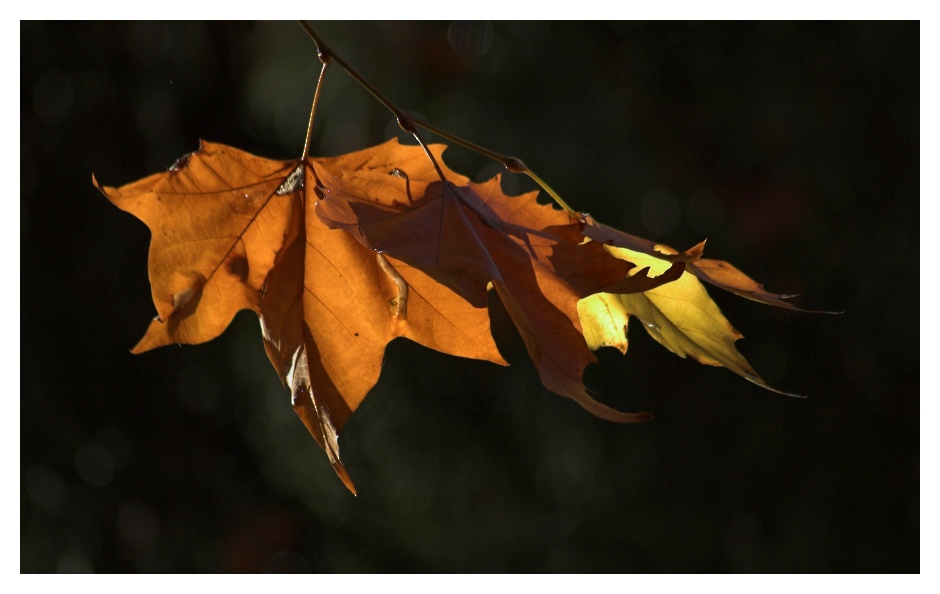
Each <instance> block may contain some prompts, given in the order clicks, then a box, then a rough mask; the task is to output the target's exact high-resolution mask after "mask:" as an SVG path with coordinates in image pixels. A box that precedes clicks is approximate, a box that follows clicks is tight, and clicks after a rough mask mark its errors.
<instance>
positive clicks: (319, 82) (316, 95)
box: [300, 58, 330, 161]
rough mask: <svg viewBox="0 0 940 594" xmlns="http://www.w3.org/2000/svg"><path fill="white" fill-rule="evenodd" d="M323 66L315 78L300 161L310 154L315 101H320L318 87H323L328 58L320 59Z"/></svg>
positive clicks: (315, 107) (315, 110)
mask: <svg viewBox="0 0 940 594" xmlns="http://www.w3.org/2000/svg"><path fill="white" fill-rule="evenodd" d="M320 61H321V62H323V67H322V68H320V76H319V77H318V78H317V89H316V90H315V91H314V92H313V105H311V106H310V120H309V121H308V122H307V138H306V140H304V153H303V155H302V156H301V157H300V160H301V161H306V160H307V157H308V156H309V155H310V138H311V137H312V136H313V115H314V114H315V113H316V112H317V103H318V102H319V101H320V89H321V88H322V87H323V77H324V75H325V74H326V67H327V66H329V65H330V61H329V59H327V60H324V59H322V58H321V59H320Z"/></svg>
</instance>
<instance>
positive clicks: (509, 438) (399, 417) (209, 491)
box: [20, 22, 920, 572]
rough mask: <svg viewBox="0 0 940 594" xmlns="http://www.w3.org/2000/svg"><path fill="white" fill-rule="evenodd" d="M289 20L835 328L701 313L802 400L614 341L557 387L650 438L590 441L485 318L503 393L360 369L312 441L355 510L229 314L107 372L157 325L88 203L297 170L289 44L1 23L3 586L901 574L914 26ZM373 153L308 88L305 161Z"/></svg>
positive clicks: (772, 315) (123, 27)
mask: <svg viewBox="0 0 940 594" xmlns="http://www.w3.org/2000/svg"><path fill="white" fill-rule="evenodd" d="M314 26H315V28H316V29H317V30H318V32H319V33H320V34H321V35H323V36H324V37H325V39H326V40H327V41H328V42H329V43H331V45H332V46H333V47H334V49H335V50H336V51H338V52H339V53H341V54H342V55H343V56H344V57H345V58H346V59H347V60H348V61H350V62H351V63H352V64H354V65H355V66H356V67H357V68H358V69H359V70H360V71H361V72H362V73H363V74H364V75H365V76H366V77H368V78H369V80H370V81H372V82H373V83H374V84H375V85H376V86H377V87H378V88H380V89H382V90H383V91H384V92H385V93H386V94H387V95H388V96H389V97H390V98H392V99H393V100H394V101H396V102H397V103H399V104H400V105H401V106H402V107H404V108H406V109H409V110H412V111H413V112H414V113H416V114H418V115H420V116H422V117H424V118H427V119H428V120H430V121H432V122H434V123H435V124H437V125H439V126H440V127H443V128H445V129H447V130H450V131H451V132H453V133H456V134H458V135H461V136H463V137H465V138H468V139H470V140H472V141H474V142H476V143H478V144H481V145H483V146H486V147H489V148H491V149H494V150H496V151H500V152H503V153H507V154H513V155H516V156H518V157H520V158H522V159H523V160H524V161H525V162H526V163H527V164H528V165H529V166H530V167H532V169H533V170H535V171H536V172H537V173H539V174H540V175H541V176H542V177H543V178H545V179H546V181H548V182H549V183H550V184H551V185H552V186H553V187H555V189H556V190H558V191H559V192H560V193H561V195H562V196H564V197H565V198H566V200H567V201H568V202H569V203H571V204H572V205H573V206H575V207H576V208H579V209H581V210H584V211H589V212H591V214H593V215H594V216H595V217H596V218H597V219H599V220H601V221H603V222H606V223H608V224H610V225H613V226H616V227H619V228H621V229H623V230H625V231H628V232H632V233H635V234H638V235H641V236H645V237H650V238H652V239H656V240H658V241H663V242H665V243H669V244H671V245H674V246H676V247H681V248H685V247H688V246H689V245H691V244H693V243H695V242H697V241H700V240H701V239H703V238H705V237H707V238H708V240H709V241H708V246H707V248H706V256H708V257H712V258H718V259H724V260H728V261H731V262H733V263H734V264H735V265H737V266H738V267H740V268H741V269H742V270H744V271H745V272H747V273H749V274H750V275H752V276H753V277H754V278H756V279H758V280H759V281H761V282H763V283H764V284H765V285H766V286H767V288H768V289H769V290H772V291H777V292H784V293H799V294H800V295H801V296H800V297H799V298H798V299H797V300H796V303H797V304H798V305H801V306H803V307H807V308H810V309H836V310H844V311H845V313H844V314H843V315H840V316H828V315H812V314H799V313H794V312H789V311H783V310H779V309H774V308H769V307H766V306H762V305H760V304H756V303H753V302H749V301H744V300H741V299H739V298H737V297H735V296H733V295H726V294H717V291H711V293H712V294H713V295H714V298H715V300H716V301H717V302H718V303H719V305H720V306H721V307H722V310H723V311H724V313H725V314H726V315H727V316H728V318H729V319H730V320H731V322H732V323H733V324H734V325H735V326H736V327H737V328H738V329H739V330H740V331H742V332H743V333H744V334H745V336H747V339H746V340H744V341H741V342H739V343H738V346H739V349H740V350H741V351H742V352H743V353H744V354H745V356H747V357H748V359H749V360H750V361H751V363H752V364H753V365H754V366H755V368H756V369H757V370H758V371H759V372H760V373H761V374H762V375H763V376H764V377H765V378H766V379H767V380H768V381H769V382H770V383H771V384H772V385H774V386H775V387H778V388H780V389H783V390H786V391H790V392H797V393H800V394H806V395H808V396H809V397H808V399H806V400H800V399H794V398H788V397H785V396H780V395H777V394H774V393H771V392H768V391H765V390H762V389H760V388H759V387H757V386H754V385H752V384H750V383H748V382H746V381H745V380H743V379H741V378H739V377H737V376H735V375H734V374H732V373H731V372H728V371H727V370H723V369H719V368H711V367H705V366H701V365H699V364H697V363H695V362H692V361H690V360H681V359H679V358H677V357H675V356H674V355H672V354H671V353H669V352H667V351H665V350H664V349H663V348H662V347H660V346H659V345H658V344H656V343H654V342H653V341H652V340H651V339H650V338H649V337H648V336H646V335H645V333H644V332H643V331H642V329H641V328H638V327H632V328H631V331H630V338H631V343H630V351H629V352H628V353H627V355H626V357H621V356H620V355H619V353H616V352H607V351H606V350H604V351H601V352H600V353H599V358H600V360H601V363H600V365H599V366H596V367H592V368H589V370H588V373H587V378H586V379H587V382H588V385H589V386H590V387H591V388H592V389H594V390H595V391H597V393H598V394H599V396H598V397H599V398H601V399H603V400H604V401H606V402H608V403H611V404H613V405H615V406H617V407H619V408H621V409H623V410H648V411H651V412H653V413H654V414H655V415H656V419H655V420H654V421H653V422H652V423H649V424H646V425H642V426H619V425H614V424H610V423H606V422H604V421H600V420H598V419H595V418H593V417H592V416H591V415H590V414H588V413H586V412H585V411H584V410H582V409H581V408H579V407H578V406H577V405H576V404H574V403H573V402H571V401H569V400H567V399H563V398H560V397H558V396H556V395H554V394H551V393H549V392H547V391H546V390H545V389H544V388H543V387H542V386H541V385H540V383H539V381H538V378H537V375H536V373H535V370H534V368H533V366H532V364H531V363H530V362H529V361H528V359H527V357H526V354H525V351H524V348H523V347H522V345H521V341H520V340H519V339H518V338H517V337H516V336H515V335H514V334H513V330H512V329H511V327H510V326H507V325H506V320H505V319H504V317H503V316H501V315H499V312H495V313H494V316H493V317H494V333H495V334H496V336H497V338H498V340H499V341H500V346H501V348H502V350H503V351H504V353H505V355H506V357H507V359H508V360H509V361H511V362H512V366H511V367H509V368H500V367H497V366H495V365H491V364H486V363H481V362H476V361H466V360H459V359H455V358H452V357H448V356H445V355H441V354H438V353H435V352H431V351H428V350H426V349H424V348H421V347H418V346H416V345H414V344H412V343H408V342H406V341H395V342H393V343H392V344H391V345H390V346H389V349H388V351H387V353H386V360H385V366H384V368H383V373H382V377H381V380H380V381H379V384H378V385H377V386H376V388H375V389H374V390H373V391H372V392H371V393H370V395H369V396H368V398H367V399H366V400H365V402H364V404H363V405H362V407H361V408H360V409H359V411H357V413H356V414H355V415H354V416H353V418H352V420H351V421H350V423H349V424H348V425H347V427H346V429H345V431H344V433H343V436H342V446H343V458H344V460H345V462H346V466H347V468H348V469H349V470H350V472H351V474H352V476H353V478H354V480H355V481H356V483H357V487H358V488H359V493H360V495H359V497H358V498H354V497H352V496H351V495H350V494H348V493H347V492H346V490H345V488H344V487H343V486H342V484H341V483H340V482H339V481H338V480H337V479H336V477H335V476H334V475H333V472H332V470H331V469H330V467H329V464H328V462H327V459H326V457H325V455H324V454H323V453H322V451H321V450H320V449H319V448H318V447H317V446H316V444H315V442H314V441H313V440H312V439H311V438H310V437H309V435H308V434H307V432H306V429H305V428H304V427H303V425H302V424H301V423H300V421H299V420H298V419H297V418H296V417H295V415H294V413H293V411H292V410H291V407H290V398H289V394H288V392H287V391H286V390H285V389H282V388H281V387H280V384H279V382H278V380H277V378H276V376H275V374H274V372H273V370H272V369H271V367H270V364H269V363H268V361H267V359H266V357H265V355H264V352H263V349H262V346H261V340H260V335H259V328H258V323H257V318H256V317H255V316H254V314H252V313H250V312H242V313H241V314H239V316H238V317H237V318H236V320H235V322H234V323H233V324H232V326H231V327H230V328H229V329H228V330H227V331H226V332H225V333H224V334H223V335H222V336H221V337H220V338H218V339H216V340H215V341H212V342H210V343H208V344H205V345H199V346H192V347H165V348H162V349H158V350H156V351H153V352H149V353H146V354H143V355H139V356H135V355H131V354H130V353H129V352H128V349H129V348H130V347H131V346H132V345H133V344H134V343H135V342H136V341H137V339H138V338H139V337H140V336H141V335H142V334H143V331H144V329H145V328H146V326H147V323H148V322H149V320H150V318H151V317H152V316H153V315H154V308H153V304H152V303H151V301H150V291H149V285H148V280H147V268H146V258H147V256H146V254H147V246H148V241H149V233H148V231H147V229H146V227H145V226H144V225H143V224H142V223H140V222H139V221H137V220H136V219H135V218H133V217H131V216H129V215H127V214H125V213H123V212H121V211H119V210H118V209H117V208H115V207H113V206H112V205H111V204H110V203H109V202H108V201H107V200H106V199H105V198H104V197H103V196H101V195H100V194H99V193H98V192H97V191H96V190H95V189H94V188H93V186H92V184H91V174H92V172H94V173H95V175H96V176H97V178H98V179H99V180H100V181H101V182H102V183H104V184H106V185H121V184H124V183H127V182H129V181H132V180H135V179H137V178H140V177H143V176H145V175H148V174H151V173H154V172H158V171H163V170H165V168H166V167H167V166H169V165H170V164H172V163H173V162H174V161H175V160H176V158H178V157H179V156H181V155H182V154H184V153H186V152H189V151H192V150H195V149H196V147H197V144H198V140H199V139H200V138H204V139H207V140H212V141H216V142H224V143H228V144H232V145H235V146H238V147H240V148H242V149H244V150H248V151H250V152H254V153H256V154H259V155H262V156H265V157H269V158H284V159H286V158H297V157H298V156H299V155H300V152H301V149H302V147H303V141H304V133H305V127H306V120H307V115H308V110H309V103H310V100H311V98H312V95H313V89H314V84H315V79H316V75H317V73H318V71H319V63H318V61H317V58H316V52H315V47H314V45H313V43H312V42H311V41H310V40H309V39H308V38H307V37H306V36H305V34H304V32H303V30H302V29H301V28H300V27H299V26H298V25H297V24H296V23H289V22H288V23H211V24H209V23H172V24H162V23H113V22H112V23H94V22H88V23H43V22H39V23H35V22H24V23H22V24H21V28H20V36H21V48H20V49H21V70H20V72H21V74H20V76H21V85H20V97H21V112H20V113H21V117H20V142H21V149H20V155H21V157H20V180H21V181H20V202H21V218H20V230H21V250H22V252H21V262H20V273H21V283H22V284H21V294H20V296H21V318H20V322H21V378H22V379H21V386H20V389H21V396H20V398H21V402H20V405H21V406H20V429H21V432H20V440H21V441H20V445H21V467H20V500H21V504H20V505H21V519H20V543H21V546H20V564H21V565H20V566H21V571H23V572H56V571H61V572H73V571H96V572H138V571H144V572H164V571H198V572H229V571H317V572H363V571H367V572H372V571H381V572H394V571H434V572H450V571H461V572H476V571H537V572H556V571H565V572H689V571H696V572H713V571H728V572H916V571H919V569H920V563H919V536H920V528H919V525H920V498H919V483H920V478H919V466H920V447H919V442H920V430H919V393H920V387H919V372H920V368H919V346H918V344H919V302H918V294H919V280H918V279H919V265H918V243H919V235H918V223H919V192H920V186H919V183H920V182H919V166H918V161H919V123H920V122H919V99H918V96H919V78H918V77H919V75H918V73H919V67H920V57H919V44H920V30H919V23H916V22H892V23H878V22H865V23H819V22H817V23H789V22H781V23H744V22H739V23H653V24H647V23H576V24H575V23H550V24H549V23H505V22H499V23H493V24H489V25H485V24H483V23H464V24H459V23H453V24H451V23H420V24H417V23H388V24H383V23H338V22H329V23H314ZM394 134H396V129H395V126H394V123H393V122H392V118H391V116H390V115H389V114H388V113H387V112H386V111H384V110H383V109H382V107H381V106H380V105H379V104H378V103H377V102H376V101H374V100H373V99H372V98H371V97H370V96H368V95H367V94H366V93H365V92H364V91H362V90H361V89H359V88H358V87H357V86H356V85H355V84H354V83H353V81H352V80H351V79H350V77H348V76H347V75H345V74H344V73H342V72H341V70H340V69H339V68H338V67H334V68H332V69H331V70H330V71H329V73H328V75H327V80H326V88H325V90H324V97H323V102H322V105H321V107H320V110H319V112H318V114H317V122H316V130H315V134H314V145H313V153H314V154H317V155H324V156H326V155H334V154H339V153H343V152H348V151H352V150H356V149H360V148H365V147H366V146H369V145H371V144H375V143H379V142H381V141H383V140H385V139H386V138H388V137H389V136H391V135H394ZM447 160H448V162H449V164H450V165H451V166H452V167H453V168H455V169H457V170H459V171H462V172H464V173H466V174H468V175H470V176H472V177H474V178H475V179H477V180H483V179H486V178H488V177H490V176H492V175H494V174H496V173H498V172H499V170H500V168H499V166H498V165H495V164H493V163H491V162H488V161H487V160H486V159H484V158H482V157H479V156H477V155H474V154H472V153H468V152H467V151H465V150H463V149H460V148H457V147H455V148H452V149H450V151H449V152H448V156H447ZM504 187H506V188H507V189H508V190H510V191H511V192H513V193H517V192H520V191H522V190H530V189H532V185H531V184H530V183H528V182H527V180H525V179H517V178H515V177H513V176H509V177H507V179H506V180H505V182H504Z"/></svg>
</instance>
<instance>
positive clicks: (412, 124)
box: [300, 21, 584, 220]
mask: <svg viewBox="0 0 940 594" xmlns="http://www.w3.org/2000/svg"><path fill="white" fill-rule="evenodd" d="M300 26H301V27H303V28H304V31H306V32H307V35H309V36H310V38H311V39H313V42H314V43H315V44H317V51H318V54H319V56H320V61H322V62H324V64H325V63H326V61H329V60H330V59H333V60H336V61H337V62H338V63H339V65H340V66H342V67H343V70H345V71H346V73H347V74H349V75H350V76H351V77H353V78H354V79H355V80H356V82H358V83H359V84H360V85H361V86H362V87H363V88H364V89H366V90H367V91H369V93H370V94H371V95H372V96H373V97H375V98H376V100H378V102H379V103H381V104H382V105H384V106H385V108H386V109H387V110H389V111H390V112H392V115H394V116H395V119H396V120H397V121H398V126H399V127H400V128H401V129H402V130H404V131H405V132H408V133H410V134H411V135H412V136H414V137H415V139H416V140H417V141H418V144H420V145H421V148H423V149H424V152H425V153H426V154H427V156H428V158H429V159H431V162H432V163H433V164H434V168H435V169H436V170H437V173H438V175H440V176H441V179H442V180H444V181H446V178H445V177H444V173H443V172H442V171H441V168H440V166H439V165H438V163H437V160H436V159H435V158H434V155H433V154H431V151H430V149H429V148H428V145H427V144H426V143H425V142H424V140H423V139H422V138H421V136H420V135H419V134H418V127H421V128H424V129H425V130H427V131H429V132H432V133H434V134H437V135H438V136H440V137H442V138H445V139H447V140H450V141H451V142H453V143H455V144H458V145H460V146H462V147H464V148H466V149H469V150H471V151H474V152H476V153H479V154H481V155H483V156H484V157H487V158H489V159H493V160H494V161H498V162H499V163H501V164H502V165H503V167H505V168H506V169H507V170H508V171H510V172H512V173H524V174H526V175H528V176H529V177H530V178H531V179H532V181H534V182H535V183H537V184H538V185H539V187H541V188H542V189H543V190H545V192H546V193H547V194H548V195H549V196H551V197H552V200H554V201H555V202H556V203H557V204H558V206H560V207H562V208H563V209H564V210H565V212H567V213H568V215H569V216H571V217H572V218H575V219H578V220H583V219H584V216H583V215H582V214H581V213H579V212H577V211H576V210H574V209H573V208H571V207H570V206H568V203H567V202H565V201H564V200H562V198H561V196H559V195H558V192H556V191H555V190H553V189H552V188H551V186H549V185H548V184H547V183H545V181H544V180H542V178H540V177H539V176H538V175H536V174H535V173H534V172H533V171H532V170H531V169H529V168H528V167H527V166H526V164H525V163H523V162H522V161H521V160H520V159H518V158H516V157H510V156H506V155H502V154H500V153H497V152H495V151H491V150H489V149H487V148H485V147H482V146H480V145H478V144H476V143H473V142H470V141H469V140H465V139H463V138H461V137H459V136H457V135H455V134H451V133H450V132H448V131H446V130H443V129H441V128H438V127H437V126H434V125H432V124H430V123H429V122H426V121H424V120H422V119H420V118H416V117H413V116H412V115H411V114H409V113H408V112H406V111H404V110H403V109H400V108H399V107H398V106H397V105H395V104H394V103H392V101H391V100H390V99H388V97H386V96H385V95H384V94H382V92H381V91H379V90H378V89H377V88H375V87H374V86H372V84H371V83H370V82H369V81H368V80H366V79H365V77H363V76H362V75H361V74H359V72H357V71H356V69H355V68H353V67H352V66H350V65H349V63H348V62H346V60H344V59H343V58H342V57H341V56H339V55H338V54H336V53H335V52H333V50H331V49H330V47H329V46H328V45H326V42H324V41H323V38H322V37H320V36H319V35H318V34H317V32H316V31H314V30H313V27H311V26H310V24H309V23H307V22H306V21H300ZM317 88H318V90H319V87H317ZM314 102H316V98H314ZM311 119H312V115H311Z"/></svg>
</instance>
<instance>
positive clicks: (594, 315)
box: [578, 246, 792, 395]
mask: <svg viewBox="0 0 940 594" xmlns="http://www.w3.org/2000/svg"><path fill="white" fill-rule="evenodd" d="M605 247H606V248H607V250H608V251H609V252H610V253H611V254H613V255H614V256H616V257H617V258H620V259H622V260H627V261H629V262H632V263H633V264H635V265H636V267H635V268H633V270H640V269H643V268H645V267H647V266H648V267H649V269H650V271H649V275H650V276H657V275H660V274H662V273H663V272H665V271H666V270H667V269H668V268H669V267H670V262H668V261H666V260H663V259H660V258H656V257H653V256H650V255H647V254H643V253H640V252H635V251H632V250H628V249H624V248H618V247H613V246H605ZM578 315H579V317H580V319H581V326H582V328H583V330H584V338H585V340H586V341H587V343H588V346H589V347H590V348H591V349H592V350H597V349H599V348H601V347H604V346H612V347H614V348H616V349H618V350H619V351H620V352H622V353H626V351H627V325H628V322H629V319H630V316H634V317H636V318H637V319H639V320H640V321H641V322H642V323H643V326H644V327H645V328H646V331H647V332H648V333H649V335H650V336H652V337H653V338H654V339H655V340H656V341H657V342H659V343H660V344H661V345H663V346H664V347H666V348H667V349H669V350H670V351H672V352H673V353H675V354H677V355H679V356H680V357H682V358H685V357H687V356H691V357H692V358H693V359H695V360H697V361H698V362H700V363H704V364H706V365H718V366H724V367H727V368H728V369H730V370H731V371H733V372H735V373H736V374H738V375H740V376H742V377H744V378H745V379H747V380H749V381H751V382H754V383H755V384H758V385H759V386H762V387H764V388H767V389H768V390H772V391H774V392H780V391H779V390H776V389H774V388H771V387H770V386H769V385H767V383H766V382H765V381H764V380H763V379H761V377H760V376H759V375H758V374H757V372H756V371H754V369H753V368H752V367H751V365H750V364H749V363H748V362H747V360H746V359H745V358H744V357H743V356H742V355H741V353H739V352H738V350H737V349H736V348H735V346H734V343H735V341H737V340H738V339H739V338H743V336H742V335H741V333H739V332H738V331H737V330H735V329H734V328H733V327H732V326H731V324H730V323H729V322H728V320H727V319H726V318H725V316H724V315H722V313H721V311H720V310H719V309H718V305H716V304H715V302H714V301H712V299H711V297H709V296H708V293H707V292H706V291H705V287H704V286H703V285H702V283H700V282H699V280H698V279H697V278H696V276H695V275H694V274H692V273H690V272H687V271H686V272H683V273H682V276H680V277H679V278H678V279H677V280H675V281H673V282H671V283H666V284H664V285H660V286H659V287H656V288H655V289H652V290H649V291H646V292H644V293H630V294H612V293H598V294H595V295H591V296H589V297H586V298H584V299H582V300H581V301H580V302H579V303H578ZM780 393H781V394H786V392H780ZM791 395H792V394H791Z"/></svg>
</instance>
